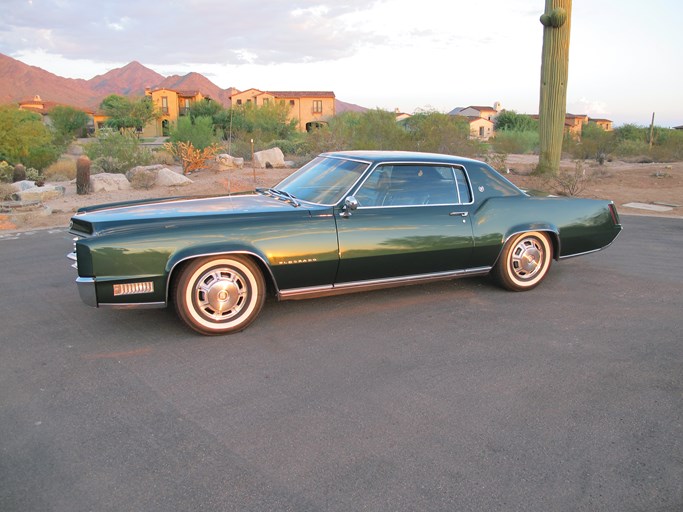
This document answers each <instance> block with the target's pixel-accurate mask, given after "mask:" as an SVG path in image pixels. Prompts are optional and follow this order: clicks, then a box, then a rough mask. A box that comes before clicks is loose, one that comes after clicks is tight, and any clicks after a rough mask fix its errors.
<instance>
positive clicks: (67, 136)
mask: <svg viewBox="0 0 683 512" xmlns="http://www.w3.org/2000/svg"><path fill="white" fill-rule="evenodd" d="M50 119H52V126H53V127H54V129H55V132H56V138H57V139H58V140H59V141H60V142H63V143H67V142H70V141H71V140H73V139H74V138H76V137H83V136H85V134H86V130H87V128H88V120H89V116H88V114H86V113H85V112H83V111H82V110H78V109H75V108H73V107H68V106H64V105H57V106H56V107H54V108H53V109H52V110H50Z"/></svg>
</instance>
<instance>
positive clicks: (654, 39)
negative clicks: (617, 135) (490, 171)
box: [0, 0, 683, 126]
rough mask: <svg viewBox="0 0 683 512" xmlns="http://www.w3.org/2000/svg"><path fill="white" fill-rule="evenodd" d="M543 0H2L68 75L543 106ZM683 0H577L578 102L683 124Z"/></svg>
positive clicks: (594, 110)
mask: <svg viewBox="0 0 683 512" xmlns="http://www.w3.org/2000/svg"><path fill="white" fill-rule="evenodd" d="M544 9H545V0H486V1H477V0H467V1H464V0H335V1H328V0H257V1H253V0H250V1H247V0H166V1H164V2H158V1H156V0H146V1H140V0H2V23H0V53H4V54H5V55H9V56H10V57H13V58H15V59H18V60H21V61H22V62H24V63H26V64H30V65H33V66H38V67H41V68H43V69H45V70H47V71H50V72H52V73H55V74H57V75H60V76H63V77H68V78H84V79H90V78H92V77H94V76H96V75H99V74H103V73H106V72H107V71H109V70H111V69H114V68H117V67H122V66H124V65H126V64H127V63H129V62H131V61H133V60H137V61H139V62H140V63H142V64H143V65H145V66H147V67H148V68H150V69H153V70H154V71H156V72H158V73H160V74H162V75H164V76H168V75H172V74H180V75H183V74H186V73H189V72H191V71H196V72H198V73H201V74H203V75H205V76H206V77H207V78H209V79H210V80H211V81H212V82H214V83H215V84H216V85H218V86H219V87H221V88H228V87H236V88H237V89H239V90H245V89H249V88H251V87H254V88H257V89H261V90H276V91H282V90H292V91H302V90H304V91H334V93H335V95H336V97H337V99H339V100H342V101H346V102H349V103H355V104H358V105H361V106H363V107H367V108H382V109H388V110H394V109H398V110H400V111H401V112H407V113H413V112H415V111H418V110H436V111H440V112H448V111H450V110H452V109H454V108H456V107H465V106H469V105H484V106H493V103H494V102H496V101H499V102H501V104H502V106H503V108H505V109H508V110H514V111H516V112H518V113H528V114H535V113H537V112H538V102H539V88H540V68H541V51H542V42H543V27H542V25H541V24H540V22H539V17H540V15H541V14H543V11H544ZM682 19H683V2H682V1H681V0H649V1H648V2H643V1H636V0H574V2H573V6H572V16H571V44H570V50H569V81H568V91H567V111H568V112H570V113H573V114H587V115H589V116H591V117H596V118H607V119H611V120H613V121H614V122H615V124H616V125H621V124H624V123H635V124H639V125H649V124H650V121H651V117H652V114H653V112H654V113H655V124H657V125H659V126H679V125H683V97H682V94H681V90H682V89H683V58H682V57H681V55H683V38H681V36H680V23H681V20H682Z"/></svg>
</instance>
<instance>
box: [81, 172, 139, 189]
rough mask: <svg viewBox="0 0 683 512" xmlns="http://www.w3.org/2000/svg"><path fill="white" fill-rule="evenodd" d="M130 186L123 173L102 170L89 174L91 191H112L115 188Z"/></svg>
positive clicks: (128, 187) (127, 187)
mask: <svg viewBox="0 0 683 512" xmlns="http://www.w3.org/2000/svg"><path fill="white" fill-rule="evenodd" d="M130 188H131V187H130V182H129V181H128V179H127V178H126V177H125V176H124V175H123V174H114V173H109V172H102V173H99V174H93V175H92V176H90V190H91V191H92V192H114V191H115V190H130Z"/></svg>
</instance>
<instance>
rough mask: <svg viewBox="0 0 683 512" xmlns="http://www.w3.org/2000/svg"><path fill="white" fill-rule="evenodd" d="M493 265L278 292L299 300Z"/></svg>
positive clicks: (432, 278) (480, 270)
mask: <svg viewBox="0 0 683 512" xmlns="http://www.w3.org/2000/svg"><path fill="white" fill-rule="evenodd" d="M491 268H492V267H476V268H468V269H464V270H451V271H447V272H435V273H432V274H418V275H412V276H402V277H389V278H384V279H370V280H367V281H352V282H348V283H338V284H335V285H323V286H311V287H307V288H291V289H289V290H280V291H279V292H278V294H277V297H278V300H298V299H308V298H313V297H326V296H330V295H341V294H346V293H353V292H360V291H368V290H376V289H382V288H392V287H397V286H407V285H413V284H424V283H428V282H432V281H444V280H448V279H457V278H459V277H470V276H476V275H484V274H488V273H489V272H490V271H491Z"/></svg>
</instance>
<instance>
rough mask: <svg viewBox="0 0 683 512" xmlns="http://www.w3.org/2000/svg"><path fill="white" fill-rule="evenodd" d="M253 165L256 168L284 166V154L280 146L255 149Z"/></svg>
mask: <svg viewBox="0 0 683 512" xmlns="http://www.w3.org/2000/svg"><path fill="white" fill-rule="evenodd" d="M254 167H256V168H257V169H265V168H267V167H285V155H284V154H283V153H282V150H281V149H280V148H272V149H266V150H263V151H257V152H256V153H254Z"/></svg>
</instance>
